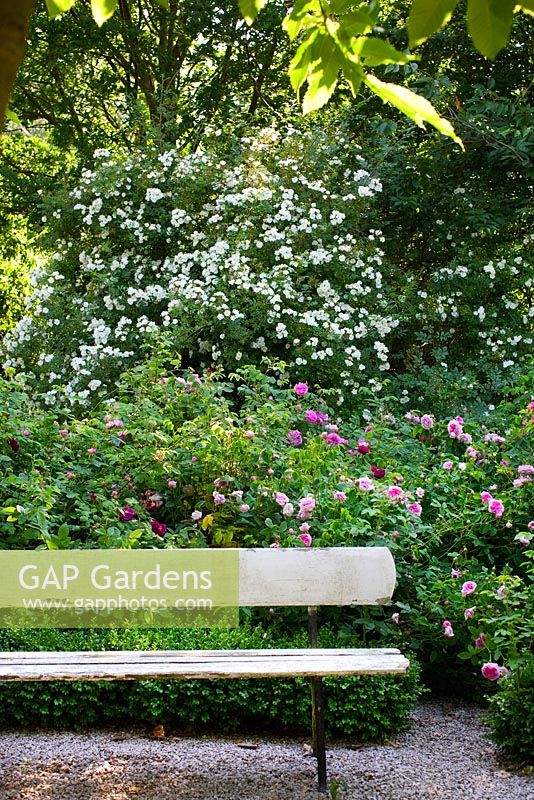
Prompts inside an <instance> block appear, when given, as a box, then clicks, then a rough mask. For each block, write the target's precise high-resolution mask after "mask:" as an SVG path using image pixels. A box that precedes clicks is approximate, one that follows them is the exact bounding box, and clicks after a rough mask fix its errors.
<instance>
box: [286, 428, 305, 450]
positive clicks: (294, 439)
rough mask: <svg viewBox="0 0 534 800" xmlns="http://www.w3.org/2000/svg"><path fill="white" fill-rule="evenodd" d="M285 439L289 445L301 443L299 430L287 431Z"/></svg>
mask: <svg viewBox="0 0 534 800" xmlns="http://www.w3.org/2000/svg"><path fill="white" fill-rule="evenodd" d="M286 441H287V443H288V444H290V445H291V447H298V446H299V445H301V444H302V434H301V432H300V431H297V430H294V431H289V433H288V434H287V438H286Z"/></svg>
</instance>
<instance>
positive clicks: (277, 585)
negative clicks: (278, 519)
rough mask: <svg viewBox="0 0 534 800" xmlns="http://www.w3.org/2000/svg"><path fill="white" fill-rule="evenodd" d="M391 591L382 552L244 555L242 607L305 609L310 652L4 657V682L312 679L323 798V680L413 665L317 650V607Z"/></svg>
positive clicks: (0, 666) (0, 658) (392, 653)
mask: <svg viewBox="0 0 534 800" xmlns="http://www.w3.org/2000/svg"><path fill="white" fill-rule="evenodd" d="M162 552H165V551H162ZM394 586H395V566H394V563H393V558H392V556H391V553H390V551H389V550H388V549H387V548H385V547H367V548H358V547H343V548H309V549H308V548H295V549H278V550H277V549H243V550H240V551H239V605H240V606H242V607H251V606H257V607H261V606H263V607H266V606H267V607H270V606H307V607H308V628H309V637H310V648H309V649H302V650H298V649H294V650H215V651H208V650H200V651H196V650H186V651H177V650H160V651H101V652H89V651H82V652H62V653H56V652H2V653H0V681H51V680H66V681H82V680H83V681H86V680H139V679H143V680H146V679H152V678H154V679H183V680H191V679H209V680H212V679H219V678H277V677H280V678H281V677H285V678H293V677H296V676H306V677H309V678H310V680H311V688H312V733H313V752H314V755H315V756H316V758H317V767H318V779H319V791H320V792H322V793H323V792H326V790H327V776H326V750H325V700H324V692H323V683H322V678H323V677H326V676H342V675H379V674H402V673H406V671H407V670H408V668H409V662H408V660H407V659H406V658H405V657H404V656H403V655H401V653H400V652H399V650H396V649H393V648H388V649H384V648H370V649H349V648H347V649H319V648H318V647H317V607H318V606H322V605H325V606H326V605H329V606H350V605H378V604H384V603H386V602H387V601H388V600H389V599H390V598H391V596H392V593H393V589H394Z"/></svg>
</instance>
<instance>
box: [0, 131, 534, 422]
mask: <svg viewBox="0 0 534 800" xmlns="http://www.w3.org/2000/svg"><path fill="white" fill-rule="evenodd" d="M460 188H461V187H460ZM381 189H382V187H381V183H380V181H379V180H377V179H376V178H375V177H374V176H373V175H372V174H370V172H369V169H368V168H367V167H366V164H365V161H364V159H363V156H362V155H361V152H360V150H359V148H358V145H356V144H354V142H353V141H352V140H350V139H349V138H347V137H346V136H345V135H344V134H343V132H342V131H339V130H338V131H336V135H335V136H334V137H332V136H329V135H328V134H327V133H325V132H320V131H317V130H314V129H310V130H307V129H305V128H304V127H303V128H302V129H300V130H298V129H296V128H291V127H290V128H287V129H284V130H280V131H278V130H276V129H274V128H269V129H266V130H264V131H263V132H261V133H258V134H257V135H255V136H254V137H245V138H242V139H241V140H236V139H233V138H226V137H225V136H224V135H222V136H220V137H217V136H215V135H214V136H213V137H212V138H211V140H210V139H209V138H208V139H207V140H206V144H205V149H204V150H202V151H198V152H196V153H193V154H189V155H185V156H184V155H183V154H182V153H181V152H179V151H178V150H177V149H169V150H168V151H165V152H160V151H157V150H150V149H149V148H144V149H143V151H137V152H134V153H130V154H120V153H115V154H113V155H112V154H111V153H109V152H108V151H105V150H101V151H97V153H95V166H94V168H93V169H91V170H89V169H88V170H85V171H83V172H82V175H81V178H80V180H79V183H78V185H77V186H75V188H73V189H72V190H71V191H70V192H68V193H66V194H64V195H60V196H53V197H49V198H47V201H46V203H47V210H46V214H45V215H44V217H43V220H44V222H45V224H46V227H47V234H46V237H45V240H46V242H47V243H48V248H49V251H50V253H51V255H50V257H49V259H48V262H47V263H46V264H45V265H44V266H42V267H41V268H39V269H37V270H34V271H33V274H32V281H33V293H32V295H31V297H30V298H29V299H28V302H27V305H28V309H27V313H26V314H25V315H24V317H23V318H22V319H21V320H20V321H19V322H18V324H17V325H16V327H15V329H14V330H13V331H11V332H10V333H9V334H8V335H7V336H6V338H5V343H4V357H3V361H4V366H6V367H13V368H15V369H17V370H18V371H22V372H24V373H25V374H27V376H28V378H27V380H28V383H29V384H31V385H33V386H35V387H37V388H38V389H39V390H44V391H45V392H46V399H47V401H48V402H49V403H51V404H53V403H54V402H56V401H58V400H59V401H61V402H63V400H62V398H63V397H66V398H67V400H68V402H69V403H71V404H72V405H79V404H82V405H86V406H91V405H92V404H93V403H94V402H97V401H98V400H101V399H104V398H105V397H107V396H110V394H111V396H112V395H113V393H114V388H113V386H114V381H115V380H116V379H117V378H118V376H119V374H120V373H121V372H122V371H123V370H124V369H125V368H126V367H129V366H131V365H133V364H136V363H141V362H142V360H143V358H144V355H145V349H146V348H147V347H148V348H150V347H152V346H153V342H152V335H153V334H154V333H161V332H162V331H166V332H167V334H168V335H169V339H170V341H171V342H172V345H173V347H174V350H175V352H177V353H179V354H180V355H181V357H182V359H183V363H184V364H185V363H187V364H190V365H192V366H193V367H194V368H195V369H197V370H198V369H202V368H203V367H211V366H216V365H222V366H223V367H224V368H225V369H235V368H236V367H238V366H239V365H240V364H245V363H256V364H258V363H259V362H260V360H261V358H262V357H263V356H269V357H277V358H281V359H283V360H284V361H285V362H286V363H287V365H288V368H289V369H290V370H291V374H292V377H293V378H294V380H295V381H297V380H301V381H305V380H308V379H309V380H313V381H315V382H320V383H321V384H322V385H323V386H324V387H328V388H332V387H333V388H336V389H337V390H338V395H337V400H338V402H339V401H341V400H344V401H345V402H347V401H350V403H351V404H352V405H353V406H357V395H358V391H359V388H360V387H369V388H371V389H372V390H373V391H374V392H382V393H383V394H384V395H386V394H387V392H388V388H387V378H388V377H389V378H391V379H394V380H395V393H397V394H402V396H403V400H404V401H405V402H406V403H409V402H410V398H414V399H413V400H412V402H417V403H419V402H423V400H426V401H430V399H431V398H433V399H434V401H437V399H438V398H439V402H440V404H441V407H442V408H446V407H447V406H448V405H449V406H450V405H453V404H454V402H455V398H457V397H463V398H464V399H467V400H469V402H472V401H474V400H475V399H477V398H479V397H481V399H482V400H484V392H485V389H487V390H488V393H489V399H491V395H492V393H495V392H497V393H500V394H502V392H503V390H504V388H505V386H506V384H507V383H509V382H510V380H511V377H514V376H516V375H517V374H518V372H520V363H521V359H522V357H523V356H524V355H525V354H526V353H528V352H529V350H530V349H531V345H532V320H533V315H534V307H533V306H532V302H531V292H530V291H529V290H530V288H531V286H532V279H531V278H530V277H529V276H526V275H525V266H526V259H525V256H524V252H525V251H526V249H527V246H528V241H525V243H521V242H518V244H517V247H516V248H515V249H514V250H504V251H502V252H501V251H498V252H497V251H495V253H493V255H492V257H491V258H489V257H488V255H487V249H485V248H482V249H480V247H479V242H478V240H477V239H475V240H474V241H470V240H468V239H467V238H465V239H462V240H461V241H453V242H450V241H448V239H447V236H448V234H447V235H446V233H445V228H446V226H445V225H439V224H438V223H439V222H441V221H440V220H438V221H437V222H436V231H435V232H434V233H435V237H437V238H436V241H438V240H439V243H442V239H443V240H444V241H445V242H447V256H446V259H445V261H443V258H445V256H443V258H442V255H441V250H440V257H439V258H436V262H435V264H432V265H426V266H425V270H424V271H422V272H421V273H419V272H417V271H416V270H406V267H405V264H404V260H403V254H402V253H398V254H395V250H394V248H391V247H390V248H388V250H389V257H387V258H386V257H385V255H384V249H385V248H386V246H387V242H385V240H384V236H383V235H382V233H381V232H380V230H379V228H380V222H379V220H380V219H381V217H382V216H383V214H382V211H381V210H380V209H378V210H377V208H374V207H373V203H374V202H375V200H376V199H377V198H378V197H379V196H380V192H381ZM456 197H457V198H458V203H459V206H458V213H459V214H461V213H462V209H461V204H462V203H463V202H464V201H463V197H464V195H463V194H458V195H456ZM386 200H387V198H386ZM464 211H465V209H464ZM465 213H466V214H467V211H465ZM467 218H468V214H467V217H466V219H467ZM459 227H461V226H457V228H459ZM464 227H468V222H466V224H465V226H464ZM451 236H452V234H451ZM455 236H456V234H455ZM453 245H454V248H453ZM433 246H434V245H433ZM435 246H436V247H437V245H435ZM440 246H441V244H440ZM477 248H478V249H477ZM445 262H446V263H445ZM391 365H393V372H392V369H391ZM419 398H421V400H419ZM486 399H488V398H486ZM436 410H440V409H436Z"/></svg>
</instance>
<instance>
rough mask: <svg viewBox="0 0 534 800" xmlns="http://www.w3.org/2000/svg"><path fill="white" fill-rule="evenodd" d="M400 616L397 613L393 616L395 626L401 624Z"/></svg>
mask: <svg viewBox="0 0 534 800" xmlns="http://www.w3.org/2000/svg"><path fill="white" fill-rule="evenodd" d="M399 619H400V614H399V613H398V612H397V611H396V612H395V613H394V614H392V615H391V621H392V622H394V623H395V625H398V624H399Z"/></svg>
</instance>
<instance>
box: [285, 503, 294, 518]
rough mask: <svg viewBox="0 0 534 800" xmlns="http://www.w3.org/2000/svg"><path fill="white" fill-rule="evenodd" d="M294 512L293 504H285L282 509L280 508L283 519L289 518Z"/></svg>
mask: <svg viewBox="0 0 534 800" xmlns="http://www.w3.org/2000/svg"><path fill="white" fill-rule="evenodd" d="M294 510H295V506H294V505H293V503H285V505H284V507H283V508H282V514H283V515H284V517H290V516H291V515H292V513H293V511H294Z"/></svg>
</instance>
